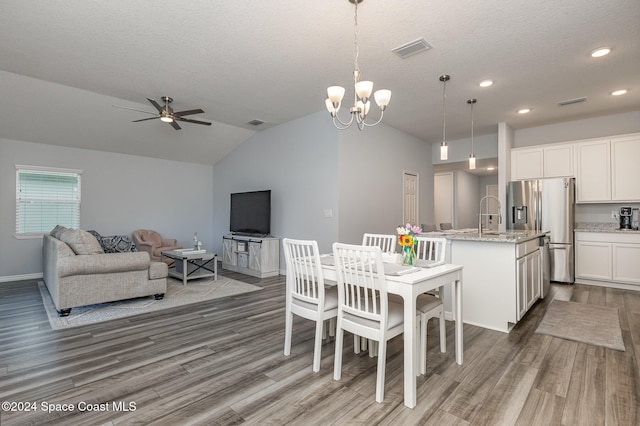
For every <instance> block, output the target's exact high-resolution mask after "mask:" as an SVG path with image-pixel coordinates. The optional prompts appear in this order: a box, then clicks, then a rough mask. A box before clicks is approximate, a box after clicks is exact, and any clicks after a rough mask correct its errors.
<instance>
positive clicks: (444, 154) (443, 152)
mask: <svg viewBox="0 0 640 426" xmlns="http://www.w3.org/2000/svg"><path fill="white" fill-rule="evenodd" d="M449 80H451V76H450V75H447V74H445V75H441V76H440V81H441V82H442V143H441V144H440V159H441V160H448V159H449V147H448V146H447V108H446V101H447V81H449Z"/></svg>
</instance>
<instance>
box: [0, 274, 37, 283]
mask: <svg viewBox="0 0 640 426" xmlns="http://www.w3.org/2000/svg"><path fill="white" fill-rule="evenodd" d="M37 279H42V272H38V273H35V274H22V275H5V276H0V283H8V282H11V281H26V280H37Z"/></svg>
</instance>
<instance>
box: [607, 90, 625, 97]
mask: <svg viewBox="0 0 640 426" xmlns="http://www.w3.org/2000/svg"><path fill="white" fill-rule="evenodd" d="M625 93H627V89H620V90H615V91H613V92H611V94H612V95H613V96H620V95H624V94H625Z"/></svg>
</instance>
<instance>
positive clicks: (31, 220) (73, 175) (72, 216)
mask: <svg viewBox="0 0 640 426" xmlns="http://www.w3.org/2000/svg"><path fill="white" fill-rule="evenodd" d="M56 225H63V226H66V227H68V228H78V227H79V226H80V173H78V172H77V171H58V170H49V169H36V168H31V169H29V168H21V167H18V166H16V234H21V235H30V234H35V235H42V234H44V233H47V232H49V231H51V230H52V229H53V228H54V227H55V226H56Z"/></svg>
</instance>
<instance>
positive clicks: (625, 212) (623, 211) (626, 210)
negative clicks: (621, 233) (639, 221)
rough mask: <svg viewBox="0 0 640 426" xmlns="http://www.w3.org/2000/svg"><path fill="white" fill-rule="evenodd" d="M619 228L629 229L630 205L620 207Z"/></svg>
mask: <svg viewBox="0 0 640 426" xmlns="http://www.w3.org/2000/svg"><path fill="white" fill-rule="evenodd" d="M620 229H631V207H620Z"/></svg>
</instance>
